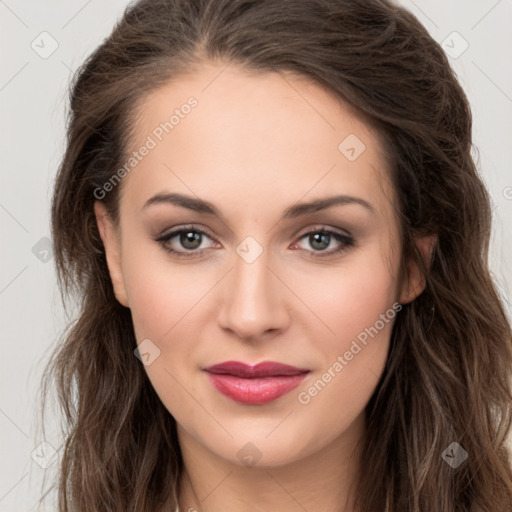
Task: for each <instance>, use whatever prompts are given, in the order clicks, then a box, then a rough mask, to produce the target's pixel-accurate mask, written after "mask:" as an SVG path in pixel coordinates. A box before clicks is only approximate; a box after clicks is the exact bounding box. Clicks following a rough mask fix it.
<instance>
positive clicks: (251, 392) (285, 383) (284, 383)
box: [207, 372, 307, 405]
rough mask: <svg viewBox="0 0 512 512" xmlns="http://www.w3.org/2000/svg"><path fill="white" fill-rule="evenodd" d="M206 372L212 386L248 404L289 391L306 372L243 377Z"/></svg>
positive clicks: (262, 402)
mask: <svg viewBox="0 0 512 512" xmlns="http://www.w3.org/2000/svg"><path fill="white" fill-rule="evenodd" d="M207 373H208V377H209V379H210V382H211V383H212V384H213V386H214V387H215V388H216V389H217V390H218V391H220V392H221V393H222V394H223V395H225V396H227V397H228V398H231V399H232V400H234V401H235V402H239V403H242V404H250V405H260V404H267V403H269V402H272V401H274V400H277V399H278V398H279V397H281V396H283V395H285V394H286V393H289V392H290V391H291V390H292V389H294V388H296V387H297V386H298V385H299V384H300V383H301V382H302V381H303V380H304V378H305V377H306V375H307V373H301V374H299V375H287V376H280V377H264V378H253V379H243V378H242V377H235V376H233V375H220V374H216V373H209V372H207Z"/></svg>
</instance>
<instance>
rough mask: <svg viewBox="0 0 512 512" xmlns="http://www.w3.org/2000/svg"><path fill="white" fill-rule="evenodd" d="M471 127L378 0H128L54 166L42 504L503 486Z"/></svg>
mask: <svg viewBox="0 0 512 512" xmlns="http://www.w3.org/2000/svg"><path fill="white" fill-rule="evenodd" d="M470 149H471V113H470V109H469V105H468V102H467V99H466V97H465V95H464V93H463V91H462V88H461V87H460V85H459V84H458V82H457V81H456V79H455V77H454V74H453V72H452V70H451V69H450V66H449V63H448V61H447V59H446V57H445V55H444V53H443V51H442V50H441V48H440V47H439V45H438V44H437V43H436V42H435V41H434V40H433V39H432V38H431V37H430V36H429V34H428V33H427V31H426V30H425V28H424V27H423V26H422V25H421V24H420V23H419V22H418V21H417V20H416V18H414V16H412V15H411V14H410V13H409V12H407V11H406V10H404V9H402V8H399V7H397V6H395V5H393V4H392V3H391V2H388V1H385V0H372V1H368V0H364V1H363V0H350V1H348V0H329V1H326V0H306V1H300V2H298V1H290V0H285V1H280V2H274V1H268V0H249V1H241V0H193V1H190V0H186V1H185V0H156V1H155V0H152V1H149V0H142V1H139V2H137V3H135V4H133V5H132V6H130V7H129V8H128V9H127V11H126V12H125V14H124V16H123V18H122V19H121V20H120V22H119V23H118V24H117V26H116V27H115V29H114V31H113V32H112V34H111V35H110V37H109V38H107V40H106V41H105V42H104V43H103V44H102V45H101V46H100V47H99V48H98V49H97V50H96V51H95V52H94V53H93V55H92V56H91V57H90V58H89V59H88V60H87V62H86V63H85V64H84V65H83V66H82V68H81V69H80V70H79V72H78V74H77V77H76V80H75V83H74V84H73V88H72V94H71V116H70V120H69V126H68V145H67V149H66V152H65V155H64V158H63V161H62V164H61V167H60V169H59V173H58V176H57V180H56V184H55V193H54V200H53V207H52V226H53V240H54V249H55V255H56V262H57V269H58V273H59V279H60V284H61V286H62V289H63V291H67V292H69V293H71V294H72V293H75V294H76V296H78V297H79V299H80V312H79V315H78V319H77V321H76V323H74V324H73V325H72V326H71V327H70V329H69V331H68V332H67V333H66V335H65V339H64V340H63V343H62V345H61V347H60V348H59V349H58V350H57V351H56V353H55V354H54V356H53V359H52V361H51V365H50V367H49V369H48V373H47V375H46V379H47V381H49V380H50V379H55V380H56V382H57V385H58V392H59V399H60V401H61V404H62V407H63V411H64V413H65V417H66V420H67V422H68V427H69V429H68V431H67V438H66V444H65V447H64V452H63V457H62V464H61V468H60V471H61V472H60V481H59V507H60V508H59V510H61V511H85V510H87V511H90V510H98V511H99V510H109V511H127V510H132V511H148V512H149V511H156V510H158V511H171V512H172V511H174V510H178V507H179V510H180V511H184V510H189V511H190V510H198V511H205V512H216V511H220V510H222V511H224V512H226V511H238V512H240V511H249V510H265V511H272V510H280V511H292V510H293V511H295V510H309V511H320V510H325V511H345V512H348V511H350V512H352V511H354V512H356V511H357V512H362V511H365V512H366V511H376V510H378V511H385V512H397V511H407V512H419V511H426V510H428V511H441V510H442V511H444V512H448V511H453V512H455V511H462V510H465V511H470V510H471V511H489V512H490V511H492V512H495V511H501V510H503V511H504V510H511V509H512V472H511V467H510V460H509V454H508V453H507V451H506V448H505V446H506V445H505V441H506V438H507V435H508V432H509V429H510V423H511V389H510V382H509V376H510V372H511V370H512V337H511V329H510V325H509V324H508V322H507V319H506V316H505V314H504V309H503V306H502V304H501V303H500V300H499V297H498V295H497V293H496V289H495V287H494V284H493V282H492V279H491V277H490V273H489V268H488V264H487V249H488V242H489V233H490V208H489V198H488V194H487V192H486V190H485V188H484V186H483V184H482V181H481V179H480V177H479V176H478V173H477V171H476V168H475V164H474V162H473V161H472V159H471V155H470ZM46 385H47V382H45V386H46ZM43 389H46V388H43Z"/></svg>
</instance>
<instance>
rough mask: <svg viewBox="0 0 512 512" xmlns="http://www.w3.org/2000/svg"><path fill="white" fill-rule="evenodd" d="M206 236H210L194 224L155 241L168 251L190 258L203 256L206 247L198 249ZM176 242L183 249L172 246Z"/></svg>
mask: <svg viewBox="0 0 512 512" xmlns="http://www.w3.org/2000/svg"><path fill="white" fill-rule="evenodd" d="M204 237H207V238H210V237H209V236H208V234H207V233H206V232H205V231H203V230H201V229H198V228H195V227H194V226H184V227H182V228H180V229H176V230H174V231H171V232H170V233H166V234H165V235H161V236H159V237H158V238H155V242H158V243H159V244H160V245H161V246H162V247H163V248H164V249H165V250H166V251H167V252H170V253H171V254H173V255H175V256H178V257H183V258H190V257H197V256H201V255H202V254H203V253H204V248H202V249H200V250H198V249H199V248H200V247H201V243H202V241H203V238H204ZM173 239H176V241H174V242H173ZM176 244H178V245H180V246H181V247H182V248H183V249H175V248H173V247H172V246H173V245H176Z"/></svg>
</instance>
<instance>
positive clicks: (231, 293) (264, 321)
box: [218, 251, 290, 341]
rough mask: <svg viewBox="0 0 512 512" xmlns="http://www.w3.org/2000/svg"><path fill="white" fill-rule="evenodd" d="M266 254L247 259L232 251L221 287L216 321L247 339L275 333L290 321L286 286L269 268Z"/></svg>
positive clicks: (226, 329) (232, 332) (251, 339)
mask: <svg viewBox="0 0 512 512" xmlns="http://www.w3.org/2000/svg"><path fill="white" fill-rule="evenodd" d="M267 254H268V253H267V252H266V251H264V252H263V253H262V254H261V255H260V256H259V257H258V258H257V259H256V260H255V261H253V262H252V263H248V262H246V261H245V260H244V259H243V258H242V257H240V256H238V254H236V253H235V255H234V257H235V259H234V268H233V270H232V271H231V272H229V274H228V275H227V276H226V279H224V280H223V281H224V283H223V285H222V288H221V295H222V296H221V297H220V311H219V316H218V322H219V325H220V327H221V328H222V329H223V330H225V331H228V332H230V333H231V334H233V335H236V336H237V337H239V338H240V339H243V340H246V341H256V340H258V339H260V338H264V337H268V336H270V335H271V333H273V335H277V334H278V333H281V332H283V330H285V329H286V327H287V325H288V323H289V314H288V311H287V308H286V306H285V301H286V292H287V290H286V286H285V285H284V284H283V282H282V280H280V279H279V278H278V277H277V276H276V271H275V270H274V269H271V268H269V261H268V257H267ZM288 293H290V292H288Z"/></svg>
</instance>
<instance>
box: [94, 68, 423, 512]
mask: <svg viewBox="0 0 512 512" xmlns="http://www.w3.org/2000/svg"><path fill="white" fill-rule="evenodd" d="M190 96H194V97H195V98H196V99H197V100H198V105H197V106H196V107H195V108H194V109H193V110H192V111H191V112H190V114H188V115H187V116H185V117H184V118H183V119H180V122H179V124H178V125H177V126H175V128H174V129H173V130H172V132H170V133H169V134H167V135H165V137H164V138H163V139H162V141H161V142H159V143H158V145H157V147H155V148H154V149H152V150H151V151H150V152H149V154H148V155H147V156H145V157H144V158H143V159H142V160H141V161H140V163H138V165H137V166H136V168H134V170H132V171H131V172H130V173H129V174H128V175H127V176H126V177H125V178H124V179H123V181H122V194H121V199H120V221H119V225H118V226H117V225H115V224H113V223H112V222H111V220H110V219H109V217H108V215H107V214H106V211H105V209H104V206H103V204H102V203H101V202H100V201H98V202H97V203H96V204H95V213H96V217H97V221H98V228H99V231H100V234H101V237H102V240H103V242H104V245H105V249H106V253H107V261H108V267H109V271H110V275H111V278H112V283H113V287H114V291H115V294H116V297H117V299H118V300H119V302H120V303H121V304H123V305H125V306H126V307H129V308H130V309H131V312H132V317H133V324H134V329H135V334H136V338H137V342H138V343H141V342H142V340H144V339H150V340H151V342H152V343H154V345H156V346H157V347H158V349H159V350H160V355H159V356H158V357H157V358H156V359H155V360H154V361H153V362H152V363H151V364H150V365H148V366H145V369H146V371H147V375H148V377H149V379H150V381H151V384H152V385H153V386H154V388H155V390H156V392H157V394H158V396H159V397H160V398H161V400H162V402H163V404H164V405H165V407H166V408H167V410H168V411H169V412H170V413H171V414H172V415H173V416H174V418H175V419H176V422H177V428H178V435H179V441H180V446H181V450H182V453H183V457H184V464H185V474H184V477H183V479H182V485H181V489H180V510H181V511H186V510H189V508H191V507H194V508H195V509H197V510H201V511H206V512H220V511H222V512H235V511H236V512H245V511H252V512H254V511H266V512H272V511H280V512H288V511H289V512H291V511H293V512H295V511H303V510H316V511H326V512H328V511H339V510H343V511H353V510H354V509H353V505H352V491H351V489H350V487H351V485H353V484H354V474H355V472H356V470H357V468H358V467H359V464H361V463H362V464H364V463H365V461H362V462H361V461H359V458H358V453H359V452H358V443H360V442H361V441H362V440H363V438H364V433H365V421H364V409H365V406H366V404H367V403H368V401H369V399H370V397H371V396H372V394H373V392H374V390H375V388H376V385H377V382H378V380H379V377H380V375H381V374H382V372H383V369H384V366H385V363H386V358H387V354H388V349H389V341H390V334H391V328H392V325H393V322H394V320H391V321H389V322H388V323H386V324H385V326H384V328H382V329H381V330H380V331H379V332H378V335H376V336H375V337H373V338H371V339H369V342H368V344H367V345H366V346H365V347H364V348H363V349H362V350H361V351H360V352H359V353H358V354H357V355H356V356H355V357H354V358H353V359H352V360H351V361H349V362H348V364H347V365H346V366H345V367H344V368H343V370H342V371H341V372H340V373H339V374H337V375H336V377H334V378H332V379H331V381H330V382H329V383H328V384H327V385H326V386H325V388H323V389H322V390H321V392H319V393H318V394H317V395H316V396H315V397H314V398H312V399H311V401H310V402H309V403H307V404H302V403H300V402H299V400H298V394H299V393H300V392H301V391H307V390H308V389H309V388H310V387H311V386H312V385H313V383H315V382H316V381H318V379H319V378H321V376H322V374H324V372H325V371H326V370H327V369H328V368H329V367H332V365H333V363H335V361H336V360H337V357H338V356H339V355H343V354H344V353H345V352H346V351H347V350H349V349H350V346H351V343H352V341H353V340H355V339H356V337H357V335H358V334H359V333H361V332H362V331H364V329H365V328H367V327H370V326H373V325H374V324H375V322H376V321H377V320H378V319H379V315H381V314H384V313H385V312H386V311H387V310H389V309H390V308H392V305H393V304H394V303H397V302H400V303H402V304H404V303H406V302H408V301H410V300H413V299H414V298H415V297H416V296H417V295H418V294H419V293H421V291H422V290H423V287H424V281H423V279H422V276H421V275H420V273H419V270H418V269H417V267H416V266H415V265H413V264H412V263H410V264H409V274H410V275H409V278H408V280H407V281H404V282H399V280H398V275H399V274H398V271H399V262H400V251H401V247H400V243H399V238H398V233H399V231H398V230H399V228H398V221H397V218H396V212H395V206H394V204H396V200H395V195H394V191H393V189H392V186H391V184H390V182H389V179H388V176H389V169H388V168H387V162H386V160H385V158H384V156H383V154H382V149H383V148H382V145H381V142H380V140H379V136H378V134H377V133H376V132H375V131H373V130H372V129H371V127H370V126H368V125H367V124H365V123H364V122H363V121H362V120H360V118H358V116H356V115H355V113H354V112H353V111H352V110H350V109H349V108H348V106H347V105H345V104H343V103H342V102H341V101H340V100H339V99H337V98H335V97H334V96H333V95H331V94H330V93H328V92H327V91H325V90H324V89H322V88H320V87H319V86H318V85H315V84H314V83H311V82H310V81H308V80H306V79H304V78H299V77H297V76H292V75H290V74H285V73H280V74H277V73H254V72H248V71H246V70H243V69H242V68H240V67H237V66H235V65H234V64H231V65H229V66H228V67H227V68H226V64H225V63H213V62H208V63H203V64H202V65H201V66H200V67H199V68H198V69H196V70H195V71H194V72H193V73H190V74H188V75H187V76H183V77H180V78H179V79H177V80H175V81H173V82H170V83H168V84H166V85H165V86H163V87H161V88H159V89H158V90H156V91H154V92H153V93H152V94H150V95H149V96H147V97H146V98H144V100H143V103H142V104H141V105H139V110H140V113H139V116H138V121H137V125H136V126H135V130H134V136H133V140H131V141H130V144H131V146H130V147H131V148H132V149H133V150H135V149H136V148H138V147H140V146H141V145H142V144H143V143H144V141H145V140H146V137H147V136H148V135H149V134H151V133H152V131H153V130H154V128H155V127H156V126H158V125H159V124H160V123H161V122H162V121H164V120H166V119H167V118H168V115H167V113H168V112H172V111H173V110H174V109H175V108H179V107H180V106H181V105H183V104H184V103H185V102H186V101H187V99H188V98H189V97H190ZM349 134H355V135H356V136H357V137H358V138H359V139H360V140H361V141H363V143H364V145H365V146H366V149H365V150H364V151H363V152H362V153H361V154H360V156H359V157H358V158H357V159H356V160H355V161H349V160H348V159H347V158H346V157H345V156H344V154H342V153H341V152H340V151H339V150H338V145H339V144H340V142H341V141H343V140H344V139H345V138H346V137H347V136H348V135H349ZM164 192H165V193H170V192H176V193H181V194H186V195H189V196H192V197H195V198H201V199H204V200H207V201H209V202H211V203H213V204H214V205H215V206H216V207H217V208H218V209H219V210H220V211H221V213H222V216H223V218H222V219H220V218H217V217H215V216H213V215H208V214H205V213H199V212H194V211H191V210H188V209H185V208H182V207H179V206H176V205H172V204H153V205H151V206H148V207H146V208H143V205H144V203H145V202H146V201H147V200H148V199H149V198H151V197H152V196H154V195H155V194H158V193H164ZM335 194H347V195H350V196H354V197H357V198H361V199H364V200H365V201H367V202H368V203H370V204H371V205H372V207H373V209H374V211H373V212H372V211H370V210H368V209H366V208H365V207H363V206H361V205H359V204H355V203H354V204H345V205H337V206H334V207H331V208H329V209H325V210H322V211H318V212H316V213H309V214H307V215H304V216H301V217H297V218H295V219H288V220H281V216H282V214H283V212H284V210H285V209H286V208H287V207H289V206H291V205H294V204H295V203H297V202H309V201H312V200H315V199H320V198H324V197H329V196H332V195H335ZM187 224H194V227H195V228H197V229H202V230H204V231H206V232H207V235H203V238H202V241H201V244H200V248H199V249H192V250H195V251H196V253H197V251H198V250H199V251H200V250H201V249H204V253H203V255H199V256H197V255H196V256H193V257H191V258H179V257H176V256H173V255H171V254H170V253H168V252H167V251H166V250H165V249H164V247H162V245H161V244H159V243H158V242H156V241H155V240H154V238H156V237H158V236H159V235H161V234H165V233H168V232H170V230H171V228H179V227H181V226H184V225H187ZM320 228H323V229H331V230H333V231H336V232H341V233H349V234H351V235H352V236H353V238H354V239H355V245H354V246H352V247H346V248H345V249H344V250H342V251H341V252H340V253H338V254H333V255H331V256H327V257H322V256H321V254H320V256H318V254H319V252H320V253H321V251H324V252H329V251H330V250H332V249H336V248H339V247H343V245H342V244H340V242H338V241H337V240H336V238H334V237H333V236H331V238H330V241H327V242H326V243H325V246H326V247H325V248H323V249H320V250H319V249H316V250H315V247H316V246H315V245H312V242H311V238H309V239H308V237H307V236H306V237H304V236H303V235H305V234H307V233H310V232H312V231H313V232H318V230H319V229H320ZM315 230H316V231H315ZM247 236H251V237H253V238H254V239H255V240H256V241H257V243H258V244H259V245H260V246H261V248H262V249H263V252H262V254H260V255H259V257H257V258H256V259H255V261H253V262H252V263H247V261H245V260H244V259H243V258H242V257H241V256H240V255H239V254H238V253H237V251H236V249H237V247H238V246H239V245H240V244H241V242H242V241H243V240H244V239H245V238H246V237H247ZM417 242H418V246H419V247H420V249H421V250H422V251H423V252H424V253H425V251H427V250H428V248H429V247H430V243H431V240H430V239H426V238H425V239H418V240H417ZM313 243H314V241H313ZM167 244H168V245H171V246H172V247H173V248H174V249H175V250H179V251H183V252H186V251H187V247H185V246H183V245H182V244H181V243H180V238H179V236H175V237H174V238H173V239H172V242H171V241H170V242H168V243H167ZM327 245H328V246H327ZM188 250H189V252H190V249H188ZM227 360H237V361H242V362H245V363H247V364H256V363H258V362H261V361H277V362H282V363H286V364H290V365H294V366H297V367H300V368H307V369H309V370H310V373H309V374H308V376H307V377H306V379H305V380H304V382H303V383H302V384H301V385H300V386H299V387H298V388H296V389H294V390H293V391H291V392H290V393H288V394H286V395H284V396H283V397H281V398H279V399H277V400H275V401H274V402H271V403H269V404H265V405H242V404H239V403H236V402H234V401H232V400H230V399H229V398H227V397H225V396H224V395H222V394H220V393H219V392H218V391H216V390H215V389H214V388H213V387H212V385H211V384H210V383H209V381H208V379H207V378H206V375H205V373H204V372H203V371H202V368H204V367H206V366H208V365H212V364H215V363H220V362H223V361H227ZM249 442H250V443H252V444H253V445H254V446H255V447H256V450H257V453H258V454H259V457H260V458H259V460H258V461H257V463H256V464H255V465H253V466H248V465H246V464H245V463H244V462H243V461H242V460H241V459H240V458H239V457H238V456H237V453H238V452H239V451H240V450H241V449H242V450H247V449H248V448H247V447H246V444H247V443H249ZM244 447H245V448H244ZM242 453H244V452H242Z"/></svg>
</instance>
